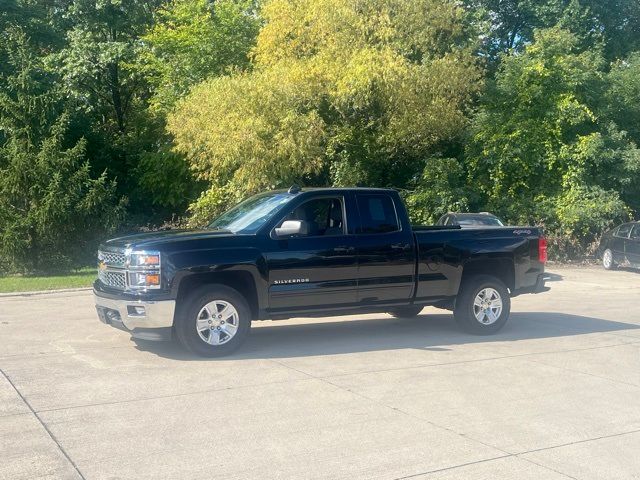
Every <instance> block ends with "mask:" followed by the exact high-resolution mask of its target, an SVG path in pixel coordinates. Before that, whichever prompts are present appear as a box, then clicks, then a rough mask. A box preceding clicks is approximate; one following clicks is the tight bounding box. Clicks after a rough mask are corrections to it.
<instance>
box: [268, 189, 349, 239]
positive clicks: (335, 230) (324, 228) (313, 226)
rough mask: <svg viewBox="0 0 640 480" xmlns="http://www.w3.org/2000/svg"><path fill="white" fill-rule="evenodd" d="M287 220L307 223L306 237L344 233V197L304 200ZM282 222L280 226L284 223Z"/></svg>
mask: <svg viewBox="0 0 640 480" xmlns="http://www.w3.org/2000/svg"><path fill="white" fill-rule="evenodd" d="M285 220H300V221H302V222H305V223H306V226H307V228H306V231H307V233H306V234H305V235H300V236H304V237H312V236H313V237H315V236H330V235H343V234H344V223H345V222H344V218H343V214H342V199H340V198H315V199H313V200H309V201H307V202H304V203H303V204H301V205H299V206H298V207H296V208H295V210H293V211H292V212H291V213H289V214H288V215H287V216H286V217H285V218H283V219H282V222H284V221H285ZM282 222H280V223H279V224H278V226H280V225H282Z"/></svg>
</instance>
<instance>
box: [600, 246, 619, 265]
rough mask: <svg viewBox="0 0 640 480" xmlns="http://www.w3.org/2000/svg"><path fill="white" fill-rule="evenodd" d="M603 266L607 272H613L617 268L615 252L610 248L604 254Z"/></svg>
mask: <svg viewBox="0 0 640 480" xmlns="http://www.w3.org/2000/svg"><path fill="white" fill-rule="evenodd" d="M602 266H603V267H604V268H605V270H613V269H614V268H616V262H615V261H614V260H613V252H612V251H611V250H610V249H608V248H607V249H606V250H605V251H604V253H603V254H602Z"/></svg>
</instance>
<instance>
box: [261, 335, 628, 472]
mask: <svg viewBox="0 0 640 480" xmlns="http://www.w3.org/2000/svg"><path fill="white" fill-rule="evenodd" d="M620 345H628V343H624V344H620ZM612 346H619V345H608V346H601V347H593V348H587V349H581V350H593V349H595V348H607V347H612ZM535 355H541V354H539V353H538V354H535ZM503 358H504V357H503ZM272 361H274V362H275V363H277V364H279V365H282V366H284V367H287V368H291V369H292V370H294V371H296V372H299V373H302V374H304V375H307V376H309V377H311V378H314V379H317V380H321V381H323V382H326V383H328V384H329V385H332V386H333V387H336V388H338V389H341V390H344V391H347V392H349V393H351V394H353V395H356V396H358V397H360V398H363V399H365V400H368V401H370V402H373V403H375V404H377V405H379V406H381V407H384V408H388V409H391V410H394V411H396V412H398V413H401V414H403V415H406V416H408V417H410V418H413V419H414V420H419V421H421V422H425V423H427V424H429V425H432V426H434V427H436V428H440V429H442V430H446V431H448V432H450V433H453V434H454V435H457V436H459V437H461V438H464V439H466V440H470V441H472V442H475V443H479V444H481V445H484V446H485V447H488V448H492V449H494V450H497V451H499V452H502V453H504V454H505V455H502V456H497V457H494V458H489V459H484V460H479V461H476V462H470V463H464V464H460V465H456V466H451V467H447V468H444V469H439V470H431V471H427V472H421V473H417V474H412V475H408V476H404V477H398V478H396V479H395V480H403V479H408V478H414V477H417V476H421V475H427V474H431V473H437V472H441V471H446V470H452V469H456V468H460V467H464V466H467V465H474V464H477V463H484V462H488V461H492V460H497V459H501V458H510V457H515V458H519V459H520V460H523V461H525V462H528V463H531V464H534V465H537V466H538V467H541V468H544V469H546V470H550V471H552V472H555V473H557V474H559V475H562V476H564V477H567V478H570V479H572V480H578V479H577V478H576V477H573V476H571V475H569V474H567V473H565V472H562V471H559V470H556V469H554V468H551V467H549V466H547V465H544V464H540V463H538V462H535V461H533V460H531V459H528V458H524V457H522V458H521V457H520V456H521V455H525V454H527V453H533V452H537V451H544V450H550V449H553V448H560V447H563V446H567V445H573V444H576V443H585V442H590V441H596V440H600V439H603V438H609V437H616V436H620V435H627V434H630V433H635V432H640V429H638V430H635V431H631V432H624V433H619V434H613V435H607V436H602V437H596V438H592V439H586V440H579V441H575V442H570V443H567V444H563V445H558V446H549V447H544V448H540V449H536V450H530V451H527V452H518V453H512V452H509V451H507V450H503V449H502V448H500V447H497V446H495V445H491V444H490V443H486V442H484V441H482V440H479V439H477V438H475V437H473V436H470V435H467V434H465V433H462V432H458V431H456V430H454V429H452V428H449V427H446V426H444V425H439V424H438V423H435V422H433V421H432V420H428V419H426V418H422V417H420V416H417V415H415V414H412V413H409V412H406V411H405V410H403V409H401V408H398V407H395V406H393V405H388V404H387V403H385V402H381V401H379V400H376V399H374V398H371V397H368V396H366V395H364V394H362V393H360V392H357V391H354V390H351V389H349V388H347V387H343V386H341V385H336V384H335V383H333V382H330V381H329V380H328V378H331V377H317V376H315V375H313V374H310V373H308V372H305V371H302V370H299V369H297V368H295V367H292V366H289V365H287V364H284V363H281V362H278V361H277V360H273V359H272ZM458 363H460V362H458ZM462 363H467V362H462ZM534 363H540V364H542V363H541V362H534ZM552 366H553V365H552ZM556 368H559V367H556ZM560 369H561V368H560ZM561 370H562V369H561ZM574 373H583V372H574ZM340 376H341V375H340ZM593 376H594V377H597V378H603V377H598V376H597V375H593ZM603 379H605V380H610V379H607V378H603ZM633 386H635V385H633Z"/></svg>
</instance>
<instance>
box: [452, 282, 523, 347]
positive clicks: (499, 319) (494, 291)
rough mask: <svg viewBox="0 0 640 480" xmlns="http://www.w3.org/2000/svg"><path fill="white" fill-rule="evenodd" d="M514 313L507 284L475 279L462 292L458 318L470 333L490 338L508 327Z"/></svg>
mask: <svg viewBox="0 0 640 480" xmlns="http://www.w3.org/2000/svg"><path fill="white" fill-rule="evenodd" d="M510 311H511V298H510V297H509V291H508V290H507V287H505V285H504V283H502V282H501V281H500V280H499V279H497V278H495V277H492V276H490V275H474V276H472V277H470V278H467V279H466V280H465V281H464V283H463V284H462V286H461V288H460V292H459V294H458V298H457V299H456V306H455V310H454V317H455V319H456V322H457V323H458V325H459V326H460V328H462V329H463V330H465V331H466V332H469V333H473V334H475V335H490V334H492V333H496V332H497V331H498V330H500V329H501V328H502V327H503V326H504V324H505V323H507V320H508V319H509V313H510Z"/></svg>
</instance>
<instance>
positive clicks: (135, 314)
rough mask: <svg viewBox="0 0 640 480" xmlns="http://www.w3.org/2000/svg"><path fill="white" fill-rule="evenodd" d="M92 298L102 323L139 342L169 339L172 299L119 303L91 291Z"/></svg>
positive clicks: (172, 311)
mask: <svg viewBox="0 0 640 480" xmlns="http://www.w3.org/2000/svg"><path fill="white" fill-rule="evenodd" d="M93 297H94V300H95V304H96V310H97V312H98V318H99V319H100V321H101V322H102V323H105V324H107V325H111V326H113V327H115V328H119V329H120V330H125V331H127V332H129V333H130V334H131V336H132V337H135V338H139V339H142V340H170V339H171V328H172V326H173V315H174V313H175V307H176V302H175V300H157V301H143V300H123V299H114V298H107V297H103V296H101V295H98V293H97V292H96V291H95V290H94V292H93Z"/></svg>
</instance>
